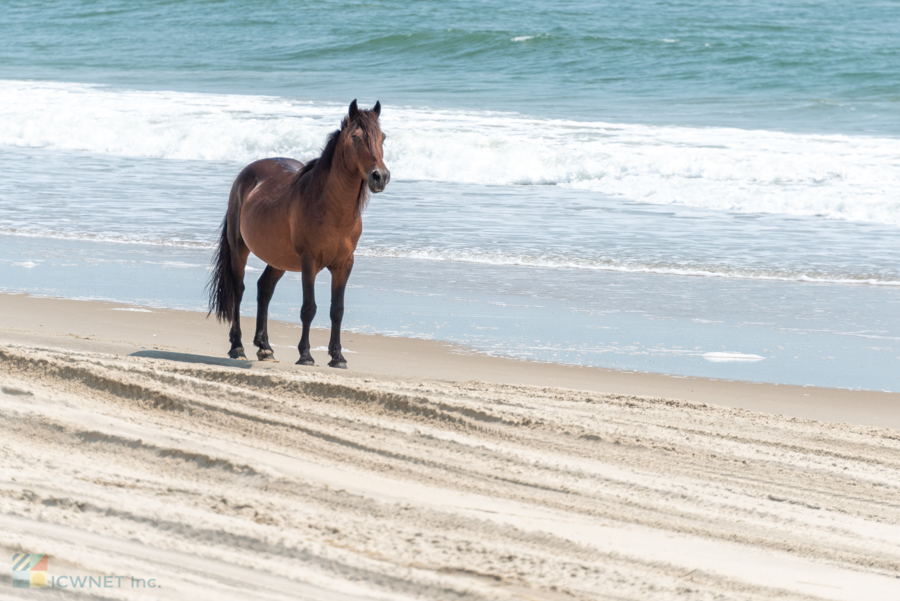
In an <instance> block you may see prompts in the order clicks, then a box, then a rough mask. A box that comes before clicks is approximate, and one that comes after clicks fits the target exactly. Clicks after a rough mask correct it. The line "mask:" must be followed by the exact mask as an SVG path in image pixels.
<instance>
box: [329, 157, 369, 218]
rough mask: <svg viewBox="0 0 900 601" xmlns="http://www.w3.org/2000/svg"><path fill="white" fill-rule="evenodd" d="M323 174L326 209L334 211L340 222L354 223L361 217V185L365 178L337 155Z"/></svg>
mask: <svg viewBox="0 0 900 601" xmlns="http://www.w3.org/2000/svg"><path fill="white" fill-rule="evenodd" d="M322 175H323V176H324V178H325V181H324V185H323V186H322V188H321V190H322V196H323V199H322V200H323V201H324V205H325V210H326V211H328V212H330V213H333V214H334V215H335V216H336V217H337V218H338V220H339V221H340V222H347V223H348V224H349V223H354V222H355V221H356V220H357V219H358V218H359V195H360V187H361V186H362V185H363V182H364V180H362V179H361V178H360V177H359V174H358V173H356V172H355V171H351V170H350V169H348V168H347V166H346V165H345V163H344V161H343V160H342V159H341V158H340V157H337V156H336V157H335V158H334V161H333V162H332V164H331V168H330V169H329V170H328V172H327V173H323V174H322Z"/></svg>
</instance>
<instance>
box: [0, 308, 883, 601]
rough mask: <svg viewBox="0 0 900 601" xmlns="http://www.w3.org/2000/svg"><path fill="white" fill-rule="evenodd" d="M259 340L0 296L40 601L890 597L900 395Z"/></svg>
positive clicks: (434, 349) (5, 365)
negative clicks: (311, 359)
mask: <svg viewBox="0 0 900 601" xmlns="http://www.w3.org/2000/svg"><path fill="white" fill-rule="evenodd" d="M245 319H246V318H245ZM251 323H252V322H250V321H249V320H248V323H247V324H246V326H250V325H251ZM246 326H245V327H246ZM270 327H271V334H272V340H273V342H274V344H273V346H274V348H275V350H276V356H277V357H278V358H279V359H281V362H280V363H265V364H262V363H257V362H237V361H232V360H229V359H226V358H223V357H224V351H225V350H227V336H226V330H225V328H224V326H221V325H218V324H216V323H215V321H214V320H212V319H209V320H207V319H206V318H205V316H204V315H203V314H198V313H190V312H179V311H171V310H156V309H141V308H137V307H129V306H125V305H115V304H109V303H99V302H80V301H69V300H55V299H42V298H33V297H28V296H24V295H0V384H2V394H0V419H2V420H3V427H2V429H3V432H4V437H3V442H2V452H3V462H2V476H0V483H2V484H0V522H2V527H0V548H2V549H3V550H4V552H5V553H6V554H7V556H11V554H13V553H16V552H22V551H25V552H32V553H46V554H49V555H50V567H49V574H50V576H53V577H54V578H57V580H54V581H53V582H54V583H55V584H56V585H57V586H56V587H55V588H54V590H49V591H44V593H41V594H45V595H47V596H48V597H51V598H57V597H58V598H62V597H63V596H66V597H67V598H73V597H75V598H97V599H100V598H103V599H184V598H189V597H193V598H198V599H251V598H252V599H289V598H290V599H298V598H299V599H541V600H545V599H546V600H551V599H553V600H556V599H559V600H562V599H635V600H638V599H847V600H855V599H896V598H898V596H900V544H898V542H897V541H900V505H898V503H897V498H898V492H900V491H898V488H900V474H898V471H900V459H898V457H900V453H898V451H900V410H898V407H900V402H898V401H900V397H898V395H896V394H890V393H875V392H858V391H846V390H837V389H817V388H803V387H791V386H775V385H765V384H747V383H741V382H728V381H713V380H704V379H700V378H673V377H667V376H661V375H652V374H640V373H627V372H615V371H610V370H600V369H589V368H578V367H567V366H562V365H551V364H536V363H527V362H522V361H512V360H504V359H498V358H493V357H484V356H480V355H476V354H474V353H471V352H467V351H466V350H465V349H461V348H456V347H453V346H448V345H445V344H441V343H436V342H429V341H421V340H410V339H401V338H384V337H377V336H363V335H358V334H349V335H347V337H346V342H345V343H346V346H347V348H348V350H349V351H350V352H349V353H348V354H347V358H348V361H349V363H350V367H351V369H350V370H347V371H346V372H344V371H335V370H330V369H328V368H327V367H314V368H300V367H297V366H294V365H293V361H295V360H296V357H295V355H296V354H297V351H296V348H294V345H295V344H296V338H297V337H298V334H299V330H298V329H297V327H296V326H295V325H294V324H287V323H277V322H276V323H272V324H271V326H270ZM326 336H327V333H326V332H325V331H324V330H316V331H315V332H314V338H313V346H314V348H315V347H320V348H319V350H317V351H314V356H315V357H316V360H317V361H318V362H319V363H320V364H323V363H324V357H325V352H324V349H322V348H321V347H322V345H323V344H324V341H325V338H326ZM82 576H88V577H89V576H94V577H98V576H127V577H128V578H127V579H125V580H122V579H119V580H118V582H119V584H120V585H121V586H109V587H102V590H101V589H100V588H97V587H94V588H89V587H78V586H76V585H75V584H73V583H77V582H90V581H80V580H78V579H77V578H79V577H82ZM132 577H133V578H135V579H139V580H134V581H132V580H130V578H132ZM60 578H61V580H59V579H60ZM10 579H11V576H10V573H9V572H2V573H0V591H2V592H0V597H3V598H17V599H18V598H25V597H28V596H29V595H31V594H34V593H31V592H29V591H24V590H14V589H12V588H10ZM151 580H152V584H153V585H154V587H153V588H150V587H149V585H146V584H145V585H143V586H141V585H140V583H141V582H144V583H147V582H151ZM95 582H100V580H99V579H97V580H95ZM111 582H112V583H116V582H117V580H115V579H113V580H111ZM131 582H137V583H138V585H137V586H132V584H130V583H131Z"/></svg>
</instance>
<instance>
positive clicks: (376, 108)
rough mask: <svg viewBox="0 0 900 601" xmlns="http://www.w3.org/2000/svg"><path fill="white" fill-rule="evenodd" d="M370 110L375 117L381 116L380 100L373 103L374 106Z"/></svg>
mask: <svg viewBox="0 0 900 601" xmlns="http://www.w3.org/2000/svg"><path fill="white" fill-rule="evenodd" d="M372 110H373V111H374V112H375V116H376V117H380V116H381V101H380V100H376V101H375V106H373V107H372Z"/></svg>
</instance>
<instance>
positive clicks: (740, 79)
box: [0, 0, 900, 135]
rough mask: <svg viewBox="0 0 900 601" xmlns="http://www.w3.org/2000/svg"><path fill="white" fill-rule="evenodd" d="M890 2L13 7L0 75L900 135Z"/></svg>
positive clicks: (587, 0) (1, 19)
mask: <svg viewBox="0 0 900 601" xmlns="http://www.w3.org/2000/svg"><path fill="white" fill-rule="evenodd" d="M898 24H900V16H898V10H897V5H896V3H895V2H890V1H887V2H865V3H859V2H851V1H849V0H832V1H829V2H795V1H791V2H788V1H773V0H763V1H753V2H750V1H741V2H709V1H708V2H690V3H687V2H665V1H642V2H608V1H593V0H584V1H574V2H540V1H535V0H531V1H522V2H516V3H514V4H509V3H506V2H499V1H487V2H483V1H469V2H466V1H462V2H460V1H456V2H425V1H418V2H409V1H405V0H404V1H395V2H385V1H381V2H346V1H336V2H327V3H321V2H304V1H294V0H291V1H289V2H286V1H272V2H265V3H260V2H175V1H156V2H141V3H134V2H126V1H116V2H110V1H106V2H93V1H81V2H71V1H68V2H66V1H63V2H53V3H44V2H16V3H11V4H10V5H9V6H6V7H5V9H4V11H3V14H2V15H0V28H2V31H3V34H4V35H3V37H4V43H3V45H2V48H0V65H2V67H0V73H2V75H3V76H4V77H7V78H11V79H19V78H41V79H51V80H62V81H78V82H102V83H111V84H116V85H123V86H127V87H138V88H142V89H173V88H174V89H179V90H191V91H207V92H228V93H241V94H269V95H278V96H289V97H295V98H302V99H307V100H332V101H333V100H339V101H341V102H345V101H346V98H352V97H355V96H360V97H361V98H363V97H364V98H365V99H366V100H367V102H374V100H375V98H380V99H381V100H382V102H383V103H387V104H393V105H417V106H420V105H424V106H432V107H442V108H455V109H467V110H485V109H490V110H499V111H513V112H519V113H523V114H528V115H538V116H544V117H554V118H560V117H565V118H576V119H582V120H597V121H624V122H628V123H653V124H661V123H677V124H690V125H707V124H715V125H730V126H737V127H749V128H765V129H772V128H775V129H787V130H791V131H813V132H822V131H828V132H852V133H859V132H866V133H874V134H877V135H882V134H886V133H890V134H900V111H898V110H897V107H898V102H900V70H898V69H897V65H898V64H900V41H898V40H900V36H898V35H897V31H898Z"/></svg>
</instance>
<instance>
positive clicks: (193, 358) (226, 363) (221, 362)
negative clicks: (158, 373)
mask: <svg viewBox="0 0 900 601" xmlns="http://www.w3.org/2000/svg"><path fill="white" fill-rule="evenodd" d="M129 356H130V357H145V358H147V359H166V360H167V361H180V362H182V363H203V364H205V365H218V366H223V367H241V368H243V369H250V367H251V365H252V362H250V361H242V360H239V359H228V358H225V357H210V356H208V355H192V354H190V353H173V352H170V351H138V352H136V353H131V355H129Z"/></svg>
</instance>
